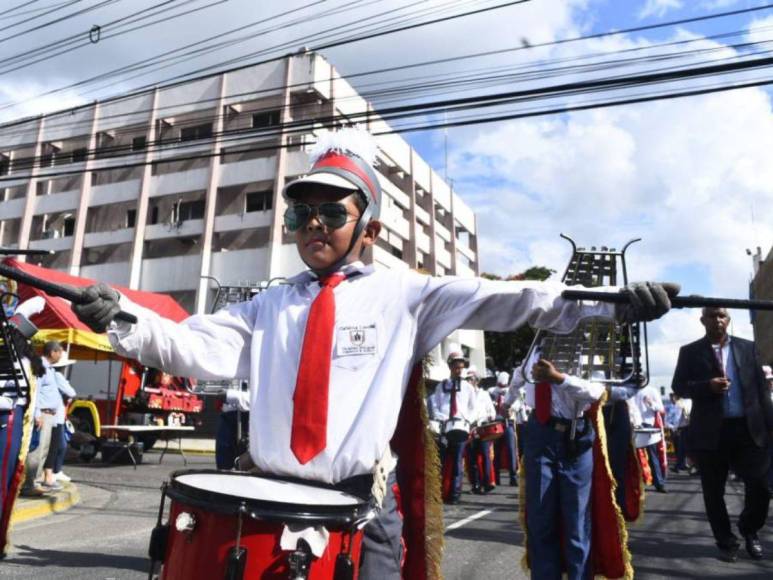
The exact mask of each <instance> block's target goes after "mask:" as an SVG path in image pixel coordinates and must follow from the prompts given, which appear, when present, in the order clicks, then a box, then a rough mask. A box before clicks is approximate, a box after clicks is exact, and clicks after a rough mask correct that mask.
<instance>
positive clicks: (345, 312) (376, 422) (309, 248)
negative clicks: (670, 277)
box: [73, 129, 671, 580]
mask: <svg viewBox="0 0 773 580" xmlns="http://www.w3.org/2000/svg"><path fill="white" fill-rule="evenodd" d="M377 152H378V150H377V147H376V146H375V143H374V141H373V140H372V138H371V137H370V136H369V135H367V134H366V133H364V132H363V131H360V130H357V129H344V130H341V131H338V132H335V133H327V134H321V135H320V136H319V140H318V143H317V147H316V150H315V151H312V152H311V154H310V155H311V158H312V161H313V165H312V167H311V169H310V171H309V173H308V174H307V175H305V176H304V177H302V178H300V179H297V180H295V181H292V182H290V183H288V184H287V185H286V186H285V187H284V189H283V192H282V193H283V197H284V199H285V200H286V202H287V204H288V207H287V210H286V211H285V214H284V225H285V228H286V231H287V233H288V234H290V235H291V236H294V239H295V243H296V248H297V250H298V253H299V256H300V258H301V260H302V261H303V262H304V263H305V264H306V266H308V270H307V271H305V272H303V273H301V274H299V275H297V276H295V277H294V278H291V279H290V280H289V283H288V284H284V285H280V286H274V287H272V288H269V289H268V290H266V291H265V292H261V293H260V294H257V295H256V296H255V297H254V298H253V299H252V300H251V301H249V302H244V303H241V304H235V305H232V306H229V307H228V308H225V309H222V310H220V311H218V312H216V313H214V314H209V315H194V316H191V317H190V318H188V319H187V320H185V321H183V322H181V323H174V322H172V321H170V320H168V319H164V318H162V317H160V316H159V315H157V314H156V313H154V312H153V311H151V310H148V309H145V308H142V307H140V306H138V305H136V304H133V303H131V301H129V300H128V299H127V298H126V297H125V296H121V295H120V294H119V293H118V292H116V291H115V290H113V289H111V288H110V287H109V286H107V285H105V284H97V285H94V286H91V287H89V288H87V289H86V290H85V291H84V295H83V300H84V303H82V304H79V305H74V306H73V309H74V310H75V311H76V313H77V314H78V316H79V317H80V319H81V320H82V321H83V322H84V323H86V324H88V325H89V326H90V327H91V328H92V329H94V330H96V331H104V330H106V329H107V330H108V335H109V339H110V342H111V344H112V345H113V347H114V349H115V350H116V351H117V352H118V353H120V354H122V355H123V356H127V357H129V358H135V359H138V360H140V361H142V362H143V363H144V364H146V365H150V366H156V367H161V368H163V369H165V370H167V371H168V372H171V373H173V374H175V375H180V376H193V377H197V378H200V379H203V380H242V379H243V380H249V383H250V395H251V401H250V456H251V458H252V460H253V461H254V463H255V468H256V470H258V471H259V472H261V473H264V474H275V475H280V476H290V477H297V478H301V479H306V480H310V481H318V482H325V483H329V484H340V483H341V482H344V481H345V480H352V478H359V479H358V480H362V481H365V480H366V479H368V478H370V479H373V474H377V475H378V474H380V473H382V472H384V473H389V472H390V471H391V468H392V465H393V461H394V458H393V457H392V455H391V452H390V449H389V441H390V439H391V437H392V435H393V433H394V430H395V426H396V425H397V420H398V415H399V412H400V408H401V404H402V398H403V395H404V394H405V392H406V390H407V385H408V382H409V378H410V376H411V373H412V371H413V368H414V366H415V365H417V364H418V363H419V362H420V361H421V360H422V359H423V358H424V356H425V355H426V354H427V353H428V352H430V351H431V350H432V349H433V348H434V347H435V346H436V345H437V344H438V343H440V342H441V341H442V340H443V338H444V337H446V336H448V335H449V334H451V333H452V332H453V331H455V330H456V329H459V328H469V329H478V330H491V331H500V332H508V331H512V330H515V329H517V328H519V327H520V326H522V325H524V324H526V323H529V324H531V325H532V326H534V327H537V328H544V329H552V330H559V331H568V330H570V329H572V328H573V327H574V326H576V324H577V323H578V322H579V321H580V320H581V319H582V318H585V317H589V316H593V317H602V318H607V319H609V318H612V317H615V316H618V317H620V318H622V319H625V320H639V319H653V318H657V317H659V316H662V315H663V314H664V313H665V312H667V311H668V310H669V308H670V305H671V304H670V300H669V298H668V295H667V293H666V291H665V289H664V288H663V287H662V286H661V285H658V284H632V285H629V286H628V287H626V288H624V289H622V290H621V293H622V295H623V296H625V298H626V302H625V303H624V304H622V305H620V306H617V307H615V306H614V305H612V304H609V303H595V302H574V301H570V300H565V299H563V298H561V292H562V291H563V290H564V289H565V287H564V286H563V285H562V284H561V283H554V282H537V281H491V280H485V279H482V278H457V277H453V276H440V277H431V276H425V275H422V274H419V273H417V272H412V271H409V270H403V269H393V270H389V269H378V270H376V269H374V268H373V267H372V266H366V265H365V264H364V263H363V262H362V261H361V260H362V258H363V252H364V251H365V250H367V249H368V248H371V247H372V246H373V245H374V244H375V243H376V241H377V240H378V238H379V234H380V233H381V229H382V225H381V222H380V221H379V220H378V218H379V209H380V206H381V186H380V179H379V176H378V175H377V174H376V172H375V170H374V169H373V164H374V163H375V161H376V154H377ZM610 291H614V290H612V289H610ZM121 309H123V310H125V311H127V312H130V313H132V314H134V315H135V316H137V318H138V323H136V324H129V323H126V322H123V321H117V320H114V318H115V316H116V314H117V313H118V312H119V311H120V310H121ZM459 362H462V361H457V364H458V363H459ZM449 396H450V393H449ZM379 477H380V476H379ZM390 477H392V476H390ZM386 489H387V496H386V497H385V498H384V505H385V506H390V505H391V506H394V497H393V495H392V491H393V487H392V486H391V485H387V486H386ZM390 498H391V499H390ZM401 525H402V524H401V521H400V519H399V515H398V514H397V510H396V508H394V507H386V508H385V509H383V510H382V511H381V512H380V515H379V517H378V518H377V519H376V520H374V521H373V522H372V523H371V524H369V525H368V526H367V527H366V529H365V540H364V547H363V556H362V564H361V575H360V577H361V578H363V579H365V580H367V578H372V577H379V578H399V576H400V569H399V566H400V557H401V555H402V553H401V550H400V545H399V542H394V531H395V530H397V536H398V537H399V535H400V531H399V530H400V528H401ZM385 536H386V537H387V538H388V539H387V540H385V539H384V537H385ZM384 545H387V546H388V547H392V548H393V549H392V550H391V554H390V557H391V561H389V559H379V557H376V558H375V559H374V558H373V554H374V553H377V552H378V553H383V552H384V550H383V547H384ZM374 548H375V549H374ZM409 549H410V547H409ZM374 564H375V566H374ZM363 568H365V570H363ZM374 568H375V569H374Z"/></svg>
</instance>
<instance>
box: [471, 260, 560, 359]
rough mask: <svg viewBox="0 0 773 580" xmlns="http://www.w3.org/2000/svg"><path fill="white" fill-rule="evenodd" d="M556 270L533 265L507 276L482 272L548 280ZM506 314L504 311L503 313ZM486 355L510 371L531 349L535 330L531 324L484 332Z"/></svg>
mask: <svg viewBox="0 0 773 580" xmlns="http://www.w3.org/2000/svg"><path fill="white" fill-rule="evenodd" d="M554 273H555V270H552V269H550V268H546V267H544V266H532V267H531V268H528V269H527V270H524V271H523V272H521V273H520V274H512V275H510V276H507V277H505V278H502V277H501V276H497V275H496V274H486V273H484V274H481V277H482V278H486V279H488V280H507V281H510V280H547V279H548V278H549V277H550V276H551V275H552V274H554ZM503 314H504V313H503ZM484 337H485V344H486V356H487V357H491V358H492V359H493V360H494V365H495V367H496V368H497V369H499V370H504V371H507V372H510V371H511V370H512V369H513V368H514V367H516V366H518V365H519V364H520V363H521V360H523V358H524V357H525V356H526V353H527V352H528V351H529V346H530V345H531V341H532V340H533V339H534V331H533V330H532V329H531V328H530V327H529V326H522V327H521V328H519V329H518V330H516V331H515V332H486V333H485V334H484Z"/></svg>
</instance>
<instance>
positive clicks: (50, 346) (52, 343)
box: [43, 340, 64, 356]
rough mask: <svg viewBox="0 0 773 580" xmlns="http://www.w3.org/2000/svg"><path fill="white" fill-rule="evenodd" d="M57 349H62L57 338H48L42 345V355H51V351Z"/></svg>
mask: <svg viewBox="0 0 773 580" xmlns="http://www.w3.org/2000/svg"><path fill="white" fill-rule="evenodd" d="M58 350H64V347H62V343H61V342H59V341H58V340H49V341H48V342H47V343H46V344H44V345H43V355H44V356H51V353H52V352H56V351H58Z"/></svg>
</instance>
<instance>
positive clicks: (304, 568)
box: [287, 540, 311, 580]
mask: <svg viewBox="0 0 773 580" xmlns="http://www.w3.org/2000/svg"><path fill="white" fill-rule="evenodd" d="M287 563H288V564H289V566H290V580H305V579H306V578H308V577H309V569H310V567H311V547H310V546H309V544H307V543H306V541H305V540H298V546H297V548H296V549H295V551H294V552H293V553H292V554H290V556H289V557H288V558H287Z"/></svg>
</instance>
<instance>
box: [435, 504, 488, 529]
mask: <svg viewBox="0 0 773 580" xmlns="http://www.w3.org/2000/svg"><path fill="white" fill-rule="evenodd" d="M493 511H494V510H493V509H490V510H482V511H479V512H478V513H475V514H472V515H471V516H469V517H466V518H464V519H463V520H459V521H458V522H454V523H453V524H451V525H449V526H446V531H447V532H448V531H450V530H455V529H456V528H461V527H462V526H464V525H467V524H469V523H470V522H474V521H475V520H477V519H479V518H482V517H484V516H487V515H489V514H490V513H491V512H493Z"/></svg>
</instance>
